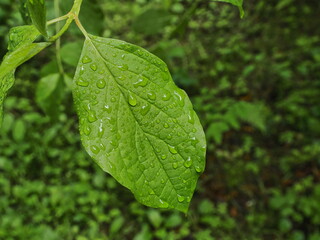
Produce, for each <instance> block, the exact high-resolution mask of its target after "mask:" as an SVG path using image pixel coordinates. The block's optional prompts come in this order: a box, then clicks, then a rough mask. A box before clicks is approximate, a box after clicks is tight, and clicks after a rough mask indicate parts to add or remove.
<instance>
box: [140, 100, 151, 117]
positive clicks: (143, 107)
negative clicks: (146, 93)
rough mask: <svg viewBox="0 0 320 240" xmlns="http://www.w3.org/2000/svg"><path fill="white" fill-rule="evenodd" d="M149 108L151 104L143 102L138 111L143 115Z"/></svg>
mask: <svg viewBox="0 0 320 240" xmlns="http://www.w3.org/2000/svg"><path fill="white" fill-rule="evenodd" d="M150 109H151V105H150V104H148V103H146V104H144V105H143V106H142V107H141V110H140V113H141V115H142V116H145V115H147V113H148V112H149V111H150Z"/></svg>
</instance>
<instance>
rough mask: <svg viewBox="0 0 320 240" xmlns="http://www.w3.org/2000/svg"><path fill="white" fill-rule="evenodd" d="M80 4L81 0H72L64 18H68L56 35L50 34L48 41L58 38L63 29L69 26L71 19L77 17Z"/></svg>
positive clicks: (65, 29) (58, 19) (63, 31)
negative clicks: (71, 4)
mask: <svg viewBox="0 0 320 240" xmlns="http://www.w3.org/2000/svg"><path fill="white" fill-rule="evenodd" d="M81 4H82V0H75V1H74V3H73V6H72V8H71V10H70V12H69V13H68V14H67V15H66V16H67V17H66V18H68V19H67V21H66V23H65V24H64V26H63V27H62V28H61V29H60V31H59V32H58V33H57V34H56V35H54V36H52V37H51V38H50V39H49V41H56V40H57V39H59V38H60V37H61V36H62V34H64V33H65V31H67V30H68V28H69V26H70V24H71V23H72V21H73V20H75V19H78V15H79V12H80V8H81ZM61 18H63V17H61ZM52 21H53V22H55V21H57V22H59V21H61V20H60V18H57V19H54V20H52ZM78 21H79V19H78ZM77 25H78V24H77ZM80 25H81V24H80ZM78 26H79V25H78ZM82 28H83V27H82ZM80 30H81V29H80ZM81 31H82V30H81ZM85 36H86V37H87V35H85Z"/></svg>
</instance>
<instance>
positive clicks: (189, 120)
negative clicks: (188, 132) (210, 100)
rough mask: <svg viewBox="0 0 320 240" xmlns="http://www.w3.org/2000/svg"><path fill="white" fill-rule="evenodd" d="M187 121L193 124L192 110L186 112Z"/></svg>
mask: <svg viewBox="0 0 320 240" xmlns="http://www.w3.org/2000/svg"><path fill="white" fill-rule="evenodd" d="M188 122H189V123H191V124H194V112H193V111H192V110H190V112H189V114H188Z"/></svg>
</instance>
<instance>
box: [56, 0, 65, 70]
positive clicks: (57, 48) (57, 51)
mask: <svg viewBox="0 0 320 240" xmlns="http://www.w3.org/2000/svg"><path fill="white" fill-rule="evenodd" d="M59 3H60V0H54V11H55V14H56V16H59V15H60V8H59ZM59 29H60V22H57V24H56V32H59ZM60 48H61V40H60V38H58V39H57V41H56V59H57V64H58V69H59V72H60V74H61V75H63V74H64V69H63V65H62V61H61V54H60Z"/></svg>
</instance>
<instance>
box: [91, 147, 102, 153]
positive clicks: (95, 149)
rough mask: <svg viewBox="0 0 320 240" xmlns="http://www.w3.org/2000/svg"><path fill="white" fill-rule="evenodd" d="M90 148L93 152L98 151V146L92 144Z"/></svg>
mask: <svg viewBox="0 0 320 240" xmlns="http://www.w3.org/2000/svg"><path fill="white" fill-rule="evenodd" d="M90 149H91V151H92V152H93V153H94V154H98V153H99V152H100V148H99V147H97V146H95V145H92V146H91V147H90Z"/></svg>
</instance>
